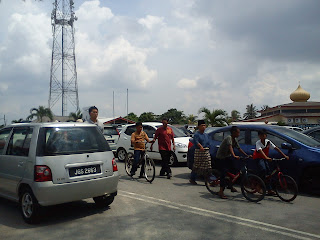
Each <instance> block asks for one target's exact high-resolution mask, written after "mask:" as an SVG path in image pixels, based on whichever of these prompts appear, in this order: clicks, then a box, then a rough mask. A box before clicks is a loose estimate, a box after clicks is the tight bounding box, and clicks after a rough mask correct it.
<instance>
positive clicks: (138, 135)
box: [130, 122, 150, 178]
mask: <svg viewBox="0 0 320 240" xmlns="http://www.w3.org/2000/svg"><path fill="white" fill-rule="evenodd" d="M145 141H147V142H148V143H149V142H150V140H149V138H148V135H147V134H146V133H145V132H144V131H142V123H141V122H137V123H136V131H135V132H134V133H132V134H131V145H132V146H133V147H134V154H133V156H134V160H133V164H132V168H131V172H130V174H131V176H133V175H134V174H135V173H136V171H137V165H138V163H139V160H140V158H141V157H142V156H143V155H144V154H145V150H146V145H145ZM144 164H145V162H144V161H142V166H141V170H140V175H139V178H143V174H144Z"/></svg>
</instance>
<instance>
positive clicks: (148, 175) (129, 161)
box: [125, 148, 156, 183]
mask: <svg viewBox="0 0 320 240" xmlns="http://www.w3.org/2000/svg"><path fill="white" fill-rule="evenodd" d="M129 150H133V148H129ZM133 161H134V157H133V153H132V152H129V153H128V156H127V157H126V159H125V169H126V173H127V174H128V175H129V176H130V177H132V175H131V169H132V166H133ZM143 162H144V164H143ZM142 166H143V167H144V177H145V179H146V180H147V181H148V182H149V183H152V181H153V180H154V178H155V175H156V166H155V164H154V161H153V160H152V159H151V158H150V157H149V155H148V154H147V149H146V150H145V152H144V154H143V156H142V157H140V160H139V162H138V165H137V168H139V167H142Z"/></svg>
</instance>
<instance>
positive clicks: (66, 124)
mask: <svg viewBox="0 0 320 240" xmlns="http://www.w3.org/2000/svg"><path fill="white" fill-rule="evenodd" d="M95 126H96V125H94V124H91V123H80V122H45V123H13V124H10V125H7V126H5V127H6V128H8V127H95Z"/></svg>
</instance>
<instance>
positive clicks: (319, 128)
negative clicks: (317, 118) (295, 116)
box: [302, 126, 320, 133]
mask: <svg viewBox="0 0 320 240" xmlns="http://www.w3.org/2000/svg"><path fill="white" fill-rule="evenodd" d="M318 130H320V126H319V127H313V128H309V129H307V130H304V131H303V132H302V133H310V132H314V131H318Z"/></svg>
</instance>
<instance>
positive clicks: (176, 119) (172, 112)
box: [161, 108, 187, 124]
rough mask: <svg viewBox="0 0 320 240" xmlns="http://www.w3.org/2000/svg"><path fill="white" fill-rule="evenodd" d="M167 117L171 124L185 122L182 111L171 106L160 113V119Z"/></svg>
mask: <svg viewBox="0 0 320 240" xmlns="http://www.w3.org/2000/svg"><path fill="white" fill-rule="evenodd" d="M163 118H167V119H169V122H170V123H171V124H184V123H187V120H186V117H185V115H184V114H183V111H178V110H177V109H176V108H171V109H169V110H168V111H167V112H165V113H163V114H162V115H161V119H163Z"/></svg>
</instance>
